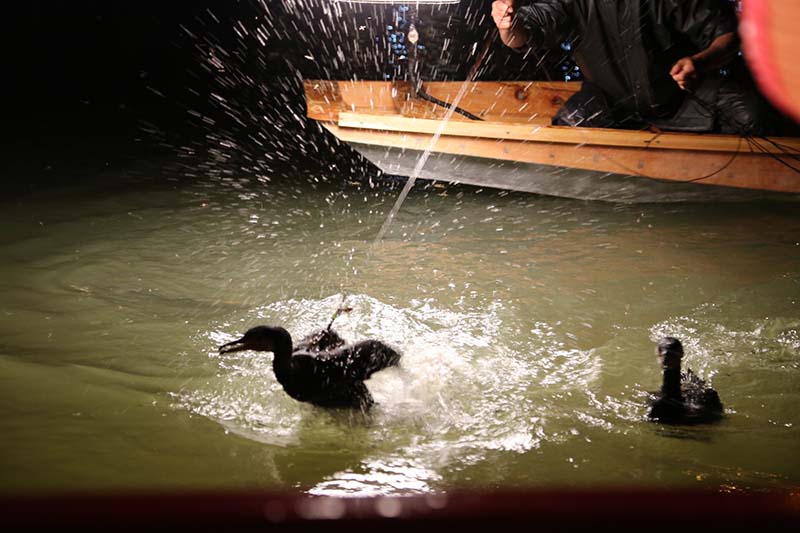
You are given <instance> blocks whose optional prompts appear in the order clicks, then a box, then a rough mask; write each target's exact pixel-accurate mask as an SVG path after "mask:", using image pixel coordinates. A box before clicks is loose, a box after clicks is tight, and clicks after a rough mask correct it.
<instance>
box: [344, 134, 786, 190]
mask: <svg viewBox="0 0 800 533" xmlns="http://www.w3.org/2000/svg"><path fill="white" fill-rule="evenodd" d="M348 144H350V146H351V147H352V148H354V149H355V150H356V151H357V152H358V153H359V154H361V155H362V156H364V157H365V158H366V159H367V160H369V161H370V162H371V163H372V164H373V165H375V166H376V167H378V168H379V169H380V170H381V171H382V172H384V173H386V174H391V175H400V176H411V175H412V174H413V173H414V170H415V168H416V166H417V163H418V162H419V159H420V157H423V154H424V152H423V151H420V150H412V149H405V148H393V147H386V146H377V145H369V144H362V143H356V142H352V143H348ZM418 178H420V179H424V180H430V181H441V182H447V183H459V184H465V185H472V186H475V187H489V188H494V189H503V190H511V191H518V192H527V193H534V194H542V195H548V196H558V197H562V198H574V199H579V200H599V201H608V202H622V203H667V202H707V201H733V202H735V201H753V200H779V201H798V200H800V194H794V195H792V194H785V193H775V192H770V191H757V190H751V189H742V188H736V187H725V186H721V187H720V186H717V187H709V186H707V185H702V184H699V183H679V182H674V181H667V180H659V179H652V178H644V177H641V176H633V175H626V174H619V173H611V172H600V171H595V170H583V169H575V168H566V167H559V166H552V165H542V164H537V163H520V162H517V161H503V160H496V159H489V158H485V157H474V156H468V155H454V154H444V153H434V154H431V155H430V156H429V157H428V159H427V161H426V163H425V165H424V166H423V168H422V169H421V170H420V172H419V176H418Z"/></svg>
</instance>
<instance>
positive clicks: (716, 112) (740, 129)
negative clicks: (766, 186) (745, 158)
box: [686, 90, 800, 174]
mask: <svg viewBox="0 0 800 533" xmlns="http://www.w3.org/2000/svg"><path fill="white" fill-rule="evenodd" d="M686 94H687V95H689V97H690V98H691V99H692V100H694V101H695V102H697V104H699V105H700V106H701V107H702V108H703V109H705V110H706V111H707V112H709V113H711V114H712V116H717V117H719V119H720V120H721V121H723V122H726V123H727V124H728V125H729V126H733V130H734V131H735V132H736V133H737V135H738V136H739V137H742V138H744V139H745V140H746V141H747V142H748V143H749V144H750V145H751V147H755V148H757V149H758V150H760V151H761V152H762V153H763V154H764V155H766V156H769V157H771V158H772V159H774V160H775V161H777V162H778V163H780V164H782V165H784V166H786V167H788V168H790V169H792V170H793V171H794V172H796V173H798V174H800V168H797V167H794V166H792V165H790V164H789V163H787V162H786V161H784V160H783V159H782V158H781V157H780V156H779V155H777V154H775V153H773V152H772V151H770V150H768V149H767V148H766V147H764V146H762V145H761V144H760V143H759V142H758V141H757V140H756V139H760V140H762V141H766V142H768V143H770V144H772V145H773V146H775V148H777V149H778V150H779V151H780V152H781V154H780V155H782V156H785V157H790V158H792V159H795V160H797V161H800V158H798V156H796V155H794V154H791V153H789V152H788V151H787V150H786V149H785V148H783V147H782V146H781V145H780V144H778V143H776V142H774V141H773V140H771V139H769V138H768V137H766V136H764V135H758V136H756V135H750V134H749V133H747V128H746V127H745V126H744V125H743V124H742V123H741V122H739V121H738V120H737V119H735V118H733V117H730V116H727V115H726V113H725V110H724V109H723V108H721V107H720V106H718V105H716V104H712V103H710V102H707V101H705V100H703V99H702V98H700V97H699V96H697V95H696V94H694V92H692V91H690V90H686ZM729 164H730V163H729Z"/></svg>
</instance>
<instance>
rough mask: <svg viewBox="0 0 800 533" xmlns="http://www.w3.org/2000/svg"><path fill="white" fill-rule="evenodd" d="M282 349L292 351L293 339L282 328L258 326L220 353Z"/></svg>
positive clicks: (222, 348)
mask: <svg viewBox="0 0 800 533" xmlns="http://www.w3.org/2000/svg"><path fill="white" fill-rule="evenodd" d="M281 347H284V348H287V349H289V350H291V349H292V337H291V336H290V335H289V332H288V331H286V330H285V329H283V328H280V327H273V326H256V327H254V328H250V329H248V330H247V332H246V333H245V334H244V336H243V337H242V338H241V339H238V340H235V341H233V342H229V343H226V344H223V345H222V346H220V347H219V353H221V354H223V353H233V352H241V351H244V350H253V351H257V352H274V351H275V350H276V349H280V348H281Z"/></svg>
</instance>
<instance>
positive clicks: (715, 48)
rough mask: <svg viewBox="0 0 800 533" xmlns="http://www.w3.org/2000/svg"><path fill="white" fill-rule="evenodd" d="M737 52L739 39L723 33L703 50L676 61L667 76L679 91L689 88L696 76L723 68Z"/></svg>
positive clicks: (733, 35) (732, 33)
mask: <svg viewBox="0 0 800 533" xmlns="http://www.w3.org/2000/svg"><path fill="white" fill-rule="evenodd" d="M738 51H739V38H738V36H737V35H736V33H734V32H728V33H723V34H722V35H719V36H717V37H716V38H715V39H714V40H713V41H712V42H711V44H710V45H709V47H708V48H706V49H705V50H703V51H701V52H698V53H696V54H694V55H693V56H689V57H684V58H682V59H679V60H678V61H676V62H675V64H674V65H673V66H672V70H670V73H669V74H670V76H672V79H673V80H675V83H677V84H678V86H679V87H680V88H681V89H687V88H691V86H692V83H693V82H694V81H695V80H696V79H697V78H698V76H702V75H703V74H705V73H706V72H709V71H711V70H714V69H718V68H721V67H723V66H725V65H726V64H727V63H728V62H729V61H730V60H731V59H733V58H734V57H735V56H736V53H737V52H738Z"/></svg>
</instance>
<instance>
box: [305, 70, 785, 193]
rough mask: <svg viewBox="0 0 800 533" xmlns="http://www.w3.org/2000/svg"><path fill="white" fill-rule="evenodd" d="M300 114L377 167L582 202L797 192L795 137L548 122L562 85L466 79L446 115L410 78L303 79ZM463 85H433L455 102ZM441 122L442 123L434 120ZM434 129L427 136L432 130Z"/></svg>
mask: <svg viewBox="0 0 800 533" xmlns="http://www.w3.org/2000/svg"><path fill="white" fill-rule="evenodd" d="M304 85H305V94H306V104H307V114H308V117H309V118H311V119H314V120H317V121H319V122H320V124H321V125H322V126H324V127H325V128H326V129H327V130H328V131H329V132H331V133H332V134H333V135H334V136H336V138H337V139H339V140H340V141H343V142H345V143H347V144H349V145H350V146H352V147H353V148H355V149H356V150H357V151H358V152H360V153H361V154H362V155H363V156H364V157H366V158H367V159H368V160H369V161H371V162H372V163H374V164H375V165H376V166H377V167H378V168H380V169H381V170H382V171H383V172H385V173H388V174H395V175H405V176H410V175H412V174H413V173H414V171H415V167H416V166H417V164H418V162H419V161H420V157H422V156H423V154H424V153H425V152H426V150H428V149H430V152H431V153H430V158H429V159H428V160H427V161H426V162H425V164H424V166H423V167H422V169H421V171H420V172H419V177H420V178H423V179H429V180H441V181H446V182H457V183H466V184H471V185H476V186H481V187H494V188H500V189H507V190H514V191H526V192H533V193H540V194H548V195H554V196H564V197H572V198H581V199H605V200H613V201H629V202H658V201H685V200H708V199H728V198H730V199H739V198H762V197H767V198H782V199H792V200H796V199H800V139H798V138H769V139H766V138H747V137H738V136H733V135H712V134H690V133H674V132H660V131H649V130H647V131H631V130H616V129H599V128H570V127H560V126H552V125H550V123H551V117H552V116H553V115H554V114H555V112H556V111H557V110H558V109H559V108H560V107H561V105H562V104H563V103H564V102H565V101H566V99H567V98H569V97H570V95H572V94H573V93H574V92H575V91H577V90H578V88H579V85H578V84H577V83H574V82H572V83H570V82H470V83H469V84H468V85H467V87H466V91H465V94H464V96H463V98H462V99H461V100H460V102H458V106H459V107H460V108H461V109H463V110H465V111H467V112H469V113H471V114H473V115H475V116H476V117H479V118H480V119H481V120H474V119H470V118H467V117H466V116H462V115H461V114H457V113H456V114H452V117H451V118H450V120H448V121H444V120H443V118H444V117H445V114H446V112H447V109H446V108H445V107H444V106H442V105H437V104H434V103H430V102H429V101H426V100H424V99H422V98H420V97H419V96H417V95H416V94H414V92H413V91H412V90H411V89H410V85H409V84H407V83H397V82H394V83H393V82H378V81H323V80H307V81H305V83H304ZM463 85H464V83H463V82H430V83H425V86H424V89H425V90H426V91H427V93H428V94H429V95H430V96H433V97H434V98H436V99H439V100H441V101H444V102H450V103H452V102H453V100H454V99H456V97H457V93H458V92H459V90H461V89H462V87H463ZM443 122H445V123H443ZM437 134H440V137H438V138H437V139H436V140H435V141H433V138H434V137H435V136H436V135H437Z"/></svg>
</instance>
